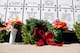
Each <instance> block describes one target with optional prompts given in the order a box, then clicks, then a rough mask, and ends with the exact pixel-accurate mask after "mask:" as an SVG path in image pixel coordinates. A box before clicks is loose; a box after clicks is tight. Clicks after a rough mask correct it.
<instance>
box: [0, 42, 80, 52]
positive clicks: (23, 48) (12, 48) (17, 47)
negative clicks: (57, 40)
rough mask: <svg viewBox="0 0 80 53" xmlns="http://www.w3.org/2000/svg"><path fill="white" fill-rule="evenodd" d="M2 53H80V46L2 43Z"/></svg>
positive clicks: (0, 48)
mask: <svg viewBox="0 0 80 53" xmlns="http://www.w3.org/2000/svg"><path fill="white" fill-rule="evenodd" d="M0 53H80V44H78V43H76V44H64V45H63V46H61V47H60V46H50V45H46V46H40V47H39V46H35V45H27V44H25V45H23V44H13V45H11V44H8V43H0Z"/></svg>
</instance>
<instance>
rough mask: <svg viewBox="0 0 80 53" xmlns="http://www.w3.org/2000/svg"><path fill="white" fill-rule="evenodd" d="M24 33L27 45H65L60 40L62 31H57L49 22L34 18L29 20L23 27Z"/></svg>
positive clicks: (23, 36)
mask: <svg viewBox="0 0 80 53" xmlns="http://www.w3.org/2000/svg"><path fill="white" fill-rule="evenodd" d="M22 32H23V34H22V38H23V41H24V42H25V43H26V44H36V45H38V46H43V45H46V44H49V45H58V46H62V45H63V43H64V42H63V41H61V40H60V38H59V34H60V32H61V31H60V30H56V29H55V28H54V27H53V25H52V24H51V23H49V22H47V21H43V20H37V19H32V18H31V19H28V20H26V24H24V26H23V27H22Z"/></svg>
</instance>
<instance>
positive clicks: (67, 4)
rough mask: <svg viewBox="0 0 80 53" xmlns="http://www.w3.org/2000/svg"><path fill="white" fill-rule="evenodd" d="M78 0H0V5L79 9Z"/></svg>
mask: <svg viewBox="0 0 80 53" xmlns="http://www.w3.org/2000/svg"><path fill="white" fill-rule="evenodd" d="M79 3H80V0H0V5H2V6H36V7H56V8H57V7H59V8H74V9H80V4H79Z"/></svg>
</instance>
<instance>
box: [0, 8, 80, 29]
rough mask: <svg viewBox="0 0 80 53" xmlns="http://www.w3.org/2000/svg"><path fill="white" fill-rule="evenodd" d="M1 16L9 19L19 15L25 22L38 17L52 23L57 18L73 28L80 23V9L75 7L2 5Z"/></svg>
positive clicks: (5, 19) (3, 18)
mask: <svg viewBox="0 0 80 53" xmlns="http://www.w3.org/2000/svg"><path fill="white" fill-rule="evenodd" d="M0 9H1V11H0V18H1V19H2V20H3V21H7V19H8V18H12V19H15V18H16V16H18V17H19V20H21V21H22V22H23V23H25V21H26V19H29V18H36V19H43V20H47V21H49V22H50V23H52V22H53V21H54V20H55V19H56V18H59V19H60V20H62V21H65V22H66V23H67V24H68V26H69V27H70V28H71V29H72V28H73V24H74V23H75V22H79V23H80V10H74V9H56V8H41V9H40V8H36V7H24V9H23V8H22V7H8V8H5V7H0Z"/></svg>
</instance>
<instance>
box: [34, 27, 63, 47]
mask: <svg viewBox="0 0 80 53" xmlns="http://www.w3.org/2000/svg"><path fill="white" fill-rule="evenodd" d="M46 31H47V28H46V27H44V26H42V27H40V28H39V27H36V28H35V29H34V36H36V37H37V38H38V39H39V41H38V44H37V46H43V45H44V44H48V45H55V46H62V45H63V44H64V42H61V44H57V43H55V42H53V40H54V35H53V34H52V32H48V33H46Z"/></svg>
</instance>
